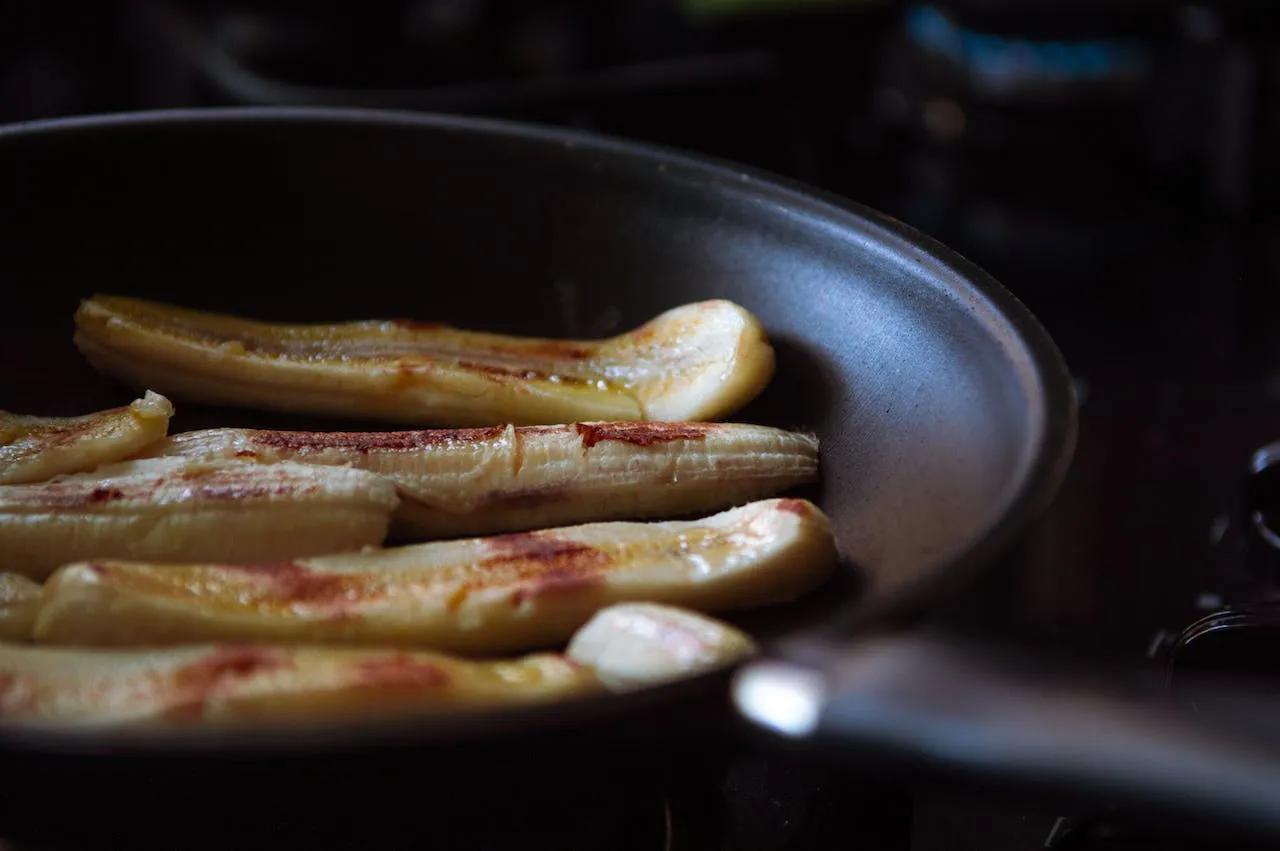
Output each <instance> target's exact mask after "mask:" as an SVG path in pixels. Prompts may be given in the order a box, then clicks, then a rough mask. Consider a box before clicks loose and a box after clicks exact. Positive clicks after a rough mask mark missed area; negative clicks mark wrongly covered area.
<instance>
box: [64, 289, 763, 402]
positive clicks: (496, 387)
mask: <svg viewBox="0 0 1280 851" xmlns="http://www.w3.org/2000/svg"><path fill="white" fill-rule="evenodd" d="M75 318H76V335H75V343H76V345H77V346H78V347H79V349H80V351H81V352H82V353H83V354H84V355H85V357H87V358H88V359H89V361H90V362H91V363H92V364H93V365H94V367H95V368H97V369H98V370H99V371H101V372H103V373H106V374H108V375H111V376H114V377H116V378H118V379H121V380H124V381H126V382H128V383H131V384H134V385H137V386H146V387H155V388H156V389H158V390H159V391H161V392H164V393H168V394H170V395H173V396H175V397H184V398H187V399H191V400H193V401H198V402H205V403H212V404H220V405H235V406H242V407H257V408H266V409H271V410H278V411H290V412H298V413H311V414H324V415H337V416H343V417H349V416H358V417H361V418H366V419H372V420H378V421H383V422H392V423H403V424H411V425H422V426H427V425H436V426H454V427H459V426H485V425H490V424H492V423H495V422H511V423H516V424H517V425H531V424H532V425H536V424H546V423H564V422H573V421H578V420H601V421H606V420H665V421H680V420H717V419H721V418H723V417H725V416H728V415H729V414H730V413H732V412H733V411H735V410H737V409H738V408H740V407H742V406H743V405H745V404H746V403H747V402H748V401H750V400H751V399H752V398H753V397H755V396H756V395H757V394H758V393H759V392H760V391H761V390H763V389H764V387H765V385H766V384H767V383H768V382H769V380H770V379H771V378H772V376H773V371H774V353H773V349H772V347H771V346H770V345H769V343H768V340H767V337H766V335H765V332H764V329H763V327H762V326H761V324H760V323H759V321H758V320H757V319H756V318H755V317H754V316H752V315H751V314H750V313H749V312H747V311H746V310H744V309H743V308H742V307H740V306H738V305H736V304H733V303H732V302H728V301H723V300H717V301H706V302H699V303H695V304H689V305H684V306H682V307H677V308H674V309H672V310H669V311H667V312H666V313H663V314H662V315H660V316H658V317H657V318H655V319H653V320H651V321H650V322H648V323H646V324H645V325H643V326H641V327H640V328H637V329H635V330H633V331H631V332H628V333H624V334H621V335H618V336H616V337H612V338H609V339H604V340H591V341H579V340H551V339H539V338H533V337H509V336H503V335H498V334H488V333H482V332H477V331H466V330H461V329H456V328H451V327H448V326H444V325H436V324H427V323H420V322H410V321H396V320H387V321H380V320H371V321H364V322H346V323H338V324H330V325H275V324H269V323H265V322H257V321H252V320H248V319H241V318H238V317H232V316H224V315H216V314H209V313H202V312H199V311H194V310H187V309H183V308H179V307H173V306H169V305H165V304H160V303H157V302H151V301H144V300H140V299H133V298H125V297H119V296H102V295H99V296H94V297H93V298H90V299H88V300H86V301H84V302H83V303H82V304H81V305H80V308H79V310H78V311H77V312H76V317H75Z"/></svg>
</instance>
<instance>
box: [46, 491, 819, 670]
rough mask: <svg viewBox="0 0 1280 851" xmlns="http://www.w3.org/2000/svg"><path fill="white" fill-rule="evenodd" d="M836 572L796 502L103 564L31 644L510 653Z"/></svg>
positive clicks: (805, 586) (76, 583)
mask: <svg viewBox="0 0 1280 851" xmlns="http://www.w3.org/2000/svg"><path fill="white" fill-rule="evenodd" d="M836 561H837V555H836V547H835V541H834V539H833V537H832V533H831V527H830V524H829V522H828V520H827V518H826V516H825V515H823V513H822V512H821V511H820V510H819V509H818V508H817V507H816V506H814V505H813V504H812V503H810V502H807V501H805V500H799V499H779V500H766V501H762V502H755V503H751V504H749V505H746V506H742V507H740V508H735V509H731V510H729V511H725V512H722V513H720V514H716V515H713V516H711V517H707V518H705V519H702V520H696V521H666V522H655V523H596V524H588V525H583V526H575V527H567V528H560V529H549V530H545V531H540V532H526V533H523V534H516V535H502V536H498V537H493V538H474V539H470V540H461V541H447V542H438V543H432V544H419V545H416V546H411V547H401V548H396V549H387V550H381V551H375V552H367V553H361V554H351V555H345V556H333V557H321V558H312V559H301V560H297V561H295V562H293V563H291V564H276V565H271V566H266V567H253V566H226V565H223V566H210V565H185V566H184V565H148V564H136V563H135V564H130V563H118V562H110V561H97V562H95V563H92V564H77V565H70V566H67V567H65V568H62V569H61V570H59V571H58V572H57V573H56V574H54V576H53V577H52V578H51V579H50V580H49V582H48V584H47V586H46V588H45V594H44V603H43V605H42V608H41V611H40V615H39V617H38V618H37V621H36V626H35V638H36V640H37V641H40V642H44V643H50V644H80V645H154V644H161V643H174V642H190V641H223V640H243V641H261V642H286V643H289V642H292V643H304V642H305V643H323V644H364V645H395V646H417V647H429V648H432V649H436V650H443V651H450V652H456V653H462V654H468V655H470V654H486V653H504V652H515V651H521V650H527V649H530V648H537V647H544V646H551V645H553V644H556V643H558V642H562V641H565V640H566V639H568V638H569V637H570V635H572V633H573V632H574V630H576V629H578V628H579V627H581V626H582V625H583V624H584V623H586V622H587V621H588V620H589V619H590V618H591V616H592V615H593V614H595V613H596V612H597V611H598V610H599V609H601V608H603V607H605V606H608V605H610V604H613V603H618V602H636V601H644V602H655V603H665V604H670V605H679V606H687V607H689V608H692V609H697V610H700V611H708V612H714V611H723V610H730V609H740V608H749V607H754V606H763V605H769V604H774V603H781V602H786V601H788V600H791V599H793V598H795V597H798V596H800V595H801V594H803V593H804V592H806V591H809V590H810V589H812V588H814V587H816V586H817V585H819V584H820V583H821V582H822V581H823V580H824V579H826V578H827V576H828V575H829V574H830V573H831V572H832V570H833V569H834V567H835V565H836Z"/></svg>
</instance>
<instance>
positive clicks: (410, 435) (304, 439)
mask: <svg viewBox="0 0 1280 851" xmlns="http://www.w3.org/2000/svg"><path fill="white" fill-rule="evenodd" d="M150 454H154V455H163V456H177V457H185V458H191V459H194V460H201V461H218V460H226V459H244V460H257V461H259V462H266V463H277V462H280V461H297V462H304V463H309V464H327V465H342V466H351V467H356V468H360V469H364V470H370V471H373V472H376V473H379V474H381V475H384V476H386V477H387V478H389V479H390V480H391V481H392V482H394V483H395V485H396V488H397V490H398V491H399V495H400V507H399V508H398V509H397V511H396V514H395V518H394V520H393V529H392V531H393V534H394V535H395V536H397V537H407V538H445V537H463V536H472V535H488V534H495V533H498V532H514V531H522V530H527V529H538V528H544V527H549V526H563V525H569V524H574V523H586V522H592V521H600V520H621V519H646V518H654V517H676V516H681V515H686V514H696V513H703V512H708V511H715V510H718V509H722V508H726V507H728V506H731V505H740V504H742V503H745V502H749V501H751V500H755V499H761V498H763V497H767V496H773V495H775V494H778V493H781V492H783V491H785V490H787V489H789V488H792V487H795V486H797V485H801V484H806V483H809V482H813V481H815V480H816V479H817V477H818V441H817V439H816V438H814V437H812V436H810V435H806V434H797V433H794V432H788V431H783V430H781V429H775V428H767V427H765V426H756V425H745V424H739V423H643V422H614V423H576V424H572V425H554V426H522V427H516V426H511V425H507V426H496V427H494V428H487V429H450V430H430V431H402V432H387V433H365V432H345V433H344V432H337V433H308V432H288V431H258V430H251V429H230V428H227V429H211V430H208V431H195V432H187V433H184V434H178V435H174V436H172V437H170V438H168V439H167V440H165V441H163V442H161V443H159V444H156V445H155V446H154V447H153V448H152V449H151V450H150Z"/></svg>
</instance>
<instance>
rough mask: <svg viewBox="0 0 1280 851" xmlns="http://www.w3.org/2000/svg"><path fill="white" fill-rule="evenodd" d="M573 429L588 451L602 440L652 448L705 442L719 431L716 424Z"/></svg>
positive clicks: (591, 425)
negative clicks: (666, 444)
mask: <svg viewBox="0 0 1280 851" xmlns="http://www.w3.org/2000/svg"><path fill="white" fill-rule="evenodd" d="M574 428H576V429H577V430H578V434H579V435H581V437H582V445H583V447H584V448H586V449H590V448H591V447H593V446H595V445H596V444H597V443H600V442H602V441H605V440H614V441H618V442H620V443H630V444H631V445H632V446H653V445H654V444H657V443H669V442H671V441H673V440H706V438H707V434H708V433H710V432H712V431H714V430H716V429H717V428H719V426H718V425H717V424H715V423H654V422H622V423H576V424H575V425H574Z"/></svg>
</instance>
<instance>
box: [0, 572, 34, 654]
mask: <svg viewBox="0 0 1280 851" xmlns="http://www.w3.org/2000/svg"><path fill="white" fill-rule="evenodd" d="M43 590H44V589H43V588H41V587H40V585H39V584H38V583H35V582H32V581H31V580H30V579H27V578H26V577H25V576H19V575H17V574H16V573H0V641H26V640H28V639H29V638H31V631H32V628H33V627H34V626H35V622H36V614H37V613H38V612H39V611H40V595H41V593H42V592H43Z"/></svg>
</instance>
